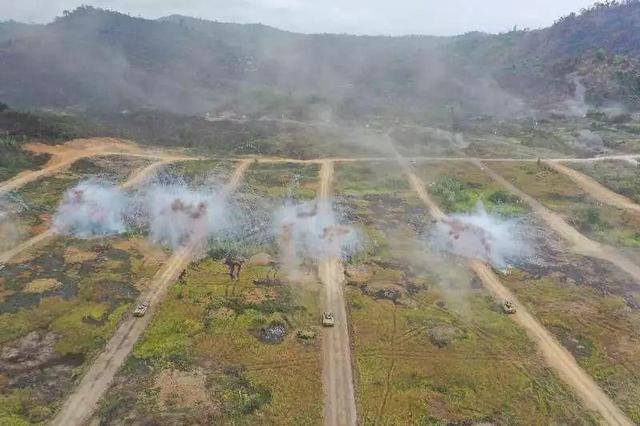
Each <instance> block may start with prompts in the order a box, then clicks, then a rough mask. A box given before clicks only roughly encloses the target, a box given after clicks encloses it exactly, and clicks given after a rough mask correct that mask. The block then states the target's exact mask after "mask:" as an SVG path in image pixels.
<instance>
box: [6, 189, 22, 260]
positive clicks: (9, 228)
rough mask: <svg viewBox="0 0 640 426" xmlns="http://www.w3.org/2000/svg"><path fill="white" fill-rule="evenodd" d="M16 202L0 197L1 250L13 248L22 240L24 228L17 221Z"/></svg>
mask: <svg viewBox="0 0 640 426" xmlns="http://www.w3.org/2000/svg"><path fill="white" fill-rule="evenodd" d="M15 209H16V207H15V204H14V203H11V202H9V201H8V200H6V199H5V198H0V252H4V251H7V250H11V249H12V248H14V247H15V246H16V244H17V243H18V242H19V241H20V240H22V237H23V236H24V230H23V229H22V228H21V227H20V226H18V225H17V224H16V223H15V220H14V215H15V213H16V211H15Z"/></svg>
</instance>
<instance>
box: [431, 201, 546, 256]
mask: <svg viewBox="0 0 640 426" xmlns="http://www.w3.org/2000/svg"><path fill="white" fill-rule="evenodd" d="M528 235H529V230H528V227H527V226H526V225H525V224H524V223H523V222H522V221H521V220H518V219H504V218H501V217H498V216H493V215H489V214H488V213H487V212H486V210H485V209H484V206H483V205H482V204H481V203H479V204H478V206H477V208H476V211H475V212H473V213H470V214H458V215H452V216H451V217H450V218H449V219H445V220H441V221H438V222H437V223H436V226H435V227H434V229H433V230H432V231H431V232H430V234H429V243H430V245H431V246H432V248H434V249H436V250H441V251H446V252H449V253H452V254H455V255H458V256H463V257H467V258H471V259H479V260H482V261H484V262H487V263H490V264H491V265H493V266H494V267H496V268H499V269H505V268H508V267H509V266H510V265H517V264H520V263H523V262H525V261H527V260H529V259H531V258H532V256H533V254H534V250H533V244H532V242H531V241H530V238H529V236H528Z"/></svg>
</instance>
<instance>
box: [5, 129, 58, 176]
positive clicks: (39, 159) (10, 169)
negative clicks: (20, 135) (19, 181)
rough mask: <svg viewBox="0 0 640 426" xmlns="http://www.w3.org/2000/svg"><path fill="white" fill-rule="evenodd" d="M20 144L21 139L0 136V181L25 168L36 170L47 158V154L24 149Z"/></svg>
mask: <svg viewBox="0 0 640 426" xmlns="http://www.w3.org/2000/svg"><path fill="white" fill-rule="evenodd" d="M21 145H22V142H21V141H18V140H15V139H12V138H8V137H0V182H2V181H5V180H8V179H11V178H12V177H14V176H15V175H17V174H18V173H20V172H23V171H25V170H37V169H39V168H40V167H42V166H43V165H44V164H45V163H46V162H47V161H48V160H49V156H48V155H46V154H33V153H30V152H28V151H24V150H23V149H22V146H21Z"/></svg>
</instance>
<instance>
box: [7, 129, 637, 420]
mask: <svg viewBox="0 0 640 426" xmlns="http://www.w3.org/2000/svg"><path fill="white" fill-rule="evenodd" d="M28 149H30V150H32V151H33V152H40V153H48V154H50V155H51V156H52V157H51V159H50V161H49V162H48V163H47V165H46V166H45V167H44V168H43V169H41V170H38V171H27V172H23V173H20V174H19V175H17V176H15V177H14V178H12V179H10V180H8V181H6V182H4V183H0V194H2V193H6V192H9V191H12V190H15V189H17V188H19V187H21V186H23V185H25V184H27V183H30V182H33V181H36V180H37V179H39V178H41V177H46V176H51V175H54V174H56V173H58V172H60V171H61V170H64V169H65V168H67V167H69V166H70V165H72V164H73V163H74V162H75V161H77V160H80V159H82V158H87V157H94V156H101V155H125V156H134V157H135V156H138V157H144V158H150V159H155V160H158V161H157V162H155V163H153V164H151V165H149V166H146V167H144V168H142V169H139V170H138V171H136V172H135V173H133V174H132V175H131V176H130V177H129V179H128V180H127V181H126V182H125V183H123V184H122V187H123V188H131V187H134V186H139V185H141V184H143V183H144V182H145V181H147V179H148V178H149V177H150V176H152V175H153V174H154V173H155V172H156V171H157V170H158V168H160V167H162V166H164V165H166V164H169V163H172V162H175V161H186V160H192V159H196V158H190V157H183V156H179V155H175V156H174V155H169V154H164V153H162V152H153V151H150V152H148V153H147V152H144V151H141V150H140V149H138V148H137V147H135V145H132V144H128V143H124V142H120V141H118V140H115V139H89V140H78V141H71V142H69V143H67V144H65V145H60V146H53V147H52V146H47V145H30V146H29V147H28ZM635 158H636V156H633V155H619V156H606V157H598V158H593V159H571V158H565V159H560V158H558V159H549V160H545V162H546V163H548V164H549V165H550V166H551V167H553V168H554V169H555V170H557V171H559V172H561V173H563V174H565V175H567V176H568V177H570V178H571V179H572V180H573V181H574V182H575V183H576V184H578V185H579V186H581V187H582V188H583V189H584V190H585V191H587V192H588V193H589V194H591V195H592V196H593V197H594V198H596V199H598V200H599V201H601V202H603V203H607V204H610V205H612V206H616V207H619V208H624V209H628V210H634V211H638V212H640V206H639V205H637V204H635V203H633V202H632V201H631V200H629V199H627V198H626V197H623V196H621V195H619V194H617V193H615V192H612V191H611V190H609V189H607V188H605V187H603V186H602V185H600V184H599V183H598V182H596V181H595V180H593V179H591V178H589V177H588V176H585V175H583V174H582V173H580V172H577V171H575V170H573V169H569V168H567V167H566V166H564V165H562V164H559V163H560V162H591V161H599V160H608V159H616V160H622V161H630V162H631V161H635ZM419 159H430V160H442V161H470V162H472V163H473V164H475V165H476V166H478V167H480V168H481V169H482V170H484V171H485V172H486V173H487V174H488V175H489V176H490V177H491V178H493V179H494V180H495V181H497V182H498V183H500V184H502V185H503V186H504V187H505V188H506V189H507V190H509V191H510V192H511V193H513V194H514V195H517V196H518V197H520V198H521V199H522V200H523V201H525V202H526V203H527V204H529V205H530V207H531V208H532V209H533V210H534V211H535V212H536V213H537V214H539V215H540V217H541V218H542V219H543V220H544V221H545V222H546V223H547V224H548V226H549V227H550V228H552V229H553V230H554V231H555V232H556V233H558V234H559V235H560V236H561V237H563V238H564V239H565V240H567V241H568V242H569V243H570V244H571V248H572V249H573V250H574V251H575V252H576V253H579V254H582V255H585V256H591V257H596V258H600V259H603V260H607V261H609V262H611V263H612V264H614V265H616V266H618V267H619V268H621V269H622V270H624V271H626V272H627V273H629V274H630V275H632V276H633V277H634V279H635V280H636V282H638V283H639V284H640V267H638V266H637V265H636V264H635V262H633V261H631V260H630V259H628V258H626V257H625V256H623V255H621V254H620V253H618V251H617V250H616V249H615V248H614V247H610V246H607V245H604V244H600V243H598V242H595V241H593V240H591V239H589V238H586V237H585V236H583V235H582V234H581V233H579V232H578V231H577V230H576V229H574V228H573V227H571V226H570V225H569V224H567V223H566V222H565V221H564V220H563V219H562V218H561V217H560V216H559V215H557V214H556V213H554V212H553V211H551V210H549V209H548V208H546V207H545V206H543V205H542V204H541V203H540V202H538V201H537V200H536V199H534V198H533V197H531V196H529V195H527V194H526V193H525V192H523V191H521V190H519V189H518V188H516V187H515V186H514V185H512V184H511V183H510V182H508V181H507V180H506V179H504V178H503V177H502V176H500V175H498V174H497V173H495V172H494V171H493V170H491V169H490V168H488V167H487V166H486V163H490V162H500V161H526V162H531V161H536V159H508V158H504V159H498V158H496V159H482V160H480V159H469V158H458V157H451V158H432V157H429V158H426V157H424V158H417V160H419ZM256 160H257V161H258V162H264V163H270V162H276V163H277V162H291V163H304V164H310V163H314V164H320V165H321V172H320V193H319V198H320V203H319V204H320V208H321V209H330V208H331V204H330V203H331V197H332V189H331V186H332V180H333V165H334V162H352V161H373V160H390V161H391V160H394V161H395V160H399V161H400V163H401V164H402V166H403V169H404V171H405V173H406V175H407V179H408V181H409V183H410V184H411V186H412V188H413V189H414V190H415V192H416V193H417V195H418V197H419V198H420V199H421V201H422V202H423V203H424V204H425V206H426V207H427V208H428V209H429V211H430V213H431V215H432V216H433V217H434V218H435V219H443V218H445V217H446V215H445V214H444V213H443V212H442V210H441V209H440V208H439V206H438V205H437V204H436V203H435V202H434V201H433V200H432V198H431V197H430V195H429V193H428V191H427V190H426V188H425V186H424V184H423V182H422V181H421V180H420V178H418V177H417V176H416V175H415V174H414V173H413V171H412V170H411V167H410V165H409V164H408V163H407V162H406V161H405V160H404V159H402V158H397V159H392V158H391V159H390V158H386V159H374V158H359V159H358V158H335V159H314V160H291V159H282V158H255V159H254V158H248V159H244V160H240V161H239V162H238V164H237V167H236V169H235V171H234V173H233V175H232V176H231V177H230V179H229V181H228V183H227V186H226V189H225V191H226V193H231V192H232V191H234V190H235V188H236V187H237V186H238V184H239V183H240V182H241V180H242V178H243V175H244V173H245V171H246V170H247V169H248V168H249V167H250V165H251V164H252V163H253V162H254V161H256ZM53 236H54V232H53V231H52V230H48V231H45V232H43V233H41V234H39V235H37V236H35V237H33V238H31V239H30V240H28V241H26V242H24V243H22V244H20V245H18V246H17V247H15V248H13V249H12V250H10V251H8V252H5V253H1V254H0V263H6V262H8V261H9V260H10V259H12V258H13V257H15V256H16V255H18V254H19V253H21V252H22V251H25V250H27V249H29V248H31V247H33V246H35V245H37V244H40V243H42V242H43V241H46V240H47V239H49V238H51V237H53ZM199 248H200V244H199V243H198V242H195V241H194V242H192V243H190V244H187V245H186V246H184V247H182V248H181V249H179V250H177V251H176V252H175V253H174V254H173V256H171V258H170V259H168V260H167V262H166V263H165V265H164V266H163V267H162V268H161V269H160V270H159V271H158V272H157V273H156V275H155V277H154V278H153V284H152V286H151V287H150V288H149V290H148V291H147V292H146V293H145V294H144V295H143V296H141V299H140V300H144V301H148V302H150V305H151V307H150V309H149V312H148V314H147V315H146V316H145V317H143V318H137V319H136V318H133V317H132V316H129V317H126V318H125V319H124V320H123V321H122V323H121V324H120V326H119V327H118V328H117V330H116V331H115V333H114V334H113V336H112V338H111V339H110V341H109V342H108V344H107V345H106V346H105V348H104V350H103V351H102V353H100V354H99V355H98V357H97V358H96V359H95V360H94V362H93V364H92V365H91V366H90V367H89V368H88V370H87V371H86V374H85V375H84V377H83V378H82V380H81V381H80V383H79V384H78V386H77V388H76V389H75V390H74V392H73V393H72V394H71V395H70V397H69V398H68V399H67V401H66V402H65V404H64V405H63V406H62V407H61V409H60V411H59V412H58V415H57V416H56V418H55V419H54V421H53V424H56V425H75V424H83V423H85V422H86V421H88V419H89V418H90V416H91V414H92V413H93V411H94V410H95V409H96V407H97V403H98V401H99V399H100V397H101V396H102V395H103V394H104V392H105V391H106V390H107V389H108V387H109V385H110V383H111V382H112V380H113V378H114V376H115V374H116V373H117V371H118V369H119V368H120V367H121V366H122V364H123V363H124V362H125V360H126V358H127V356H128V355H129V353H130V352H131V350H132V349H133V347H134V345H135V344H136V342H137V341H138V339H139V338H140V337H141V336H142V334H143V333H144V331H145V329H146V327H147V326H148V325H149V323H150V321H151V320H152V318H153V314H154V312H155V311H156V309H157V306H158V305H159V304H160V303H161V301H162V299H163V297H164V296H165V294H166V292H167V291H168V288H169V287H170V285H171V284H172V283H173V282H174V281H175V280H176V279H177V277H178V275H179V274H180V273H181V272H182V271H183V270H184V269H185V268H186V267H187V266H188V265H189V263H190V262H191V261H192V260H193V259H194V257H195V256H196V255H197V252H198V250H199ZM469 267H470V269H471V270H473V271H474V272H475V274H476V275H477V276H478V277H479V278H480V279H481V281H482V282H483V284H484V286H485V287H486V288H487V289H488V290H490V292H491V293H492V294H493V295H494V296H495V297H496V298H498V299H510V300H511V301H512V302H513V303H514V305H515V306H516V308H517V313H516V314H515V315H513V316H512V318H513V320H514V321H515V322H516V323H517V324H518V325H520V326H521V327H522V328H523V329H524V330H525V331H526V333H527V335H528V336H529V337H530V338H531V340H533V341H534V342H535V343H536V344H537V346H538V348H539V350H540V352H541V354H542V355H543V357H544V359H545V361H546V362H547V364H548V366H549V367H551V368H552V369H553V370H554V371H555V372H556V374H557V375H558V376H559V377H560V378H561V379H562V380H563V381H564V382H565V383H567V384H568V385H569V386H571V388H572V389H573V390H574V391H575V393H576V395H578V396H580V398H581V399H582V401H583V402H584V404H585V406H586V407H588V408H590V409H593V410H595V411H597V412H598V413H599V414H600V415H601V416H602V419H603V420H604V421H605V422H606V423H608V424H616V425H630V424H632V423H631V421H630V420H629V419H628V418H627V417H626V416H625V414H624V413H623V412H622V411H621V410H620V409H619V408H618V407H617V406H616V405H615V403H614V402H613V401H612V400H611V399H610V398H609V397H608V396H607V395H606V394H605V393H604V392H603V391H602V389H601V388H600V387H599V386H598V384H597V383H596V382H595V381H594V380H593V379H592V378H591V377H590V376H589V375H588V374H587V373H586V372H585V371H584V370H583V369H582V368H581V367H580V366H579V365H578V364H577V362H576V360H575V358H574V357H573V356H572V355H571V354H570V353H569V352H568V351H567V350H566V349H565V348H564V347H563V346H562V345H561V344H560V343H559V342H558V341H557V340H556V339H555V338H554V337H553V336H552V335H551V334H550V333H549V332H548V331H547V330H546V328H545V327H544V326H543V325H542V324H541V323H540V322H539V321H538V320H537V319H536V318H534V317H533V316H532V315H531V314H530V313H529V312H527V310H526V308H525V307H524V306H523V305H522V304H521V303H519V302H518V300H517V299H516V298H515V296H514V294H513V293H511V291H509V290H508V289H507V288H506V287H505V286H504V285H503V284H502V283H501V282H500V280H499V279H498V277H497V276H496V274H495V273H494V272H493V271H492V269H491V268H490V267H489V266H488V265H486V264H484V263H482V262H479V261H470V262H469ZM318 273H319V276H320V279H321V281H322V284H323V285H324V287H325V294H324V308H325V310H327V311H332V312H333V313H334V314H335V316H336V325H335V327H333V328H327V329H324V330H323V333H322V363H323V387H324V393H325V395H324V396H325V406H324V423H325V424H326V425H355V424H357V421H358V418H357V412H356V402H355V401H356V399H355V391H354V383H353V371H352V355H351V346H350V338H349V331H348V318H347V313H346V309H345V301H344V294H343V291H344V289H343V284H344V283H343V281H344V275H343V266H342V264H341V261H340V259H338V258H337V257H333V258H327V259H323V260H321V261H320V263H319V266H318Z"/></svg>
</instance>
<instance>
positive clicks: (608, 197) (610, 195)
mask: <svg viewBox="0 0 640 426" xmlns="http://www.w3.org/2000/svg"><path fill="white" fill-rule="evenodd" d="M545 164H547V165H548V166H549V167H551V168H552V169H554V170H555V171H557V172H558V173H562V174H563V175H565V176H567V177H568V178H569V179H571V180H572V181H573V182H575V183H576V184H577V185H578V186H579V187H580V188H582V189H583V190H584V191H585V192H587V193H588V194H589V195H591V196H592V197H593V198H595V199H596V200H598V201H600V202H601V203H604V204H608V205H610V206H614V207H618V208H621V209H627V210H632V211H635V212H639V213H640V205H638V204H636V203H634V202H633V201H631V200H630V199H629V198H627V197H625V196H624V195H620V194H618V193H616V192H613V191H612V190H610V189H609V188H607V187H605V186H604V185H601V184H600V183H598V182H597V181H596V180H595V179H593V178H591V177H590V176H587V175H585V174H584V173H580V172H579V171H577V170H574V169H572V168H570V167H567V166H565V165H564V164H560V163H559V162H557V161H545Z"/></svg>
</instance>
